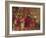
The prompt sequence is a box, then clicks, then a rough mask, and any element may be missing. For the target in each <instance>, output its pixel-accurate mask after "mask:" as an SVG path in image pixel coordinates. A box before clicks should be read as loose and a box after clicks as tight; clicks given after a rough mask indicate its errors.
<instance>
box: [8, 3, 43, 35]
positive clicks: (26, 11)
mask: <svg viewBox="0 0 46 38" xmlns="http://www.w3.org/2000/svg"><path fill="white" fill-rule="evenodd" d="M40 33H41V34H42V33H43V6H42V5H36V4H35V5H32V4H31V5H30V4H20V3H15V4H9V34H17V35H18V34H20V35H23V34H40Z"/></svg>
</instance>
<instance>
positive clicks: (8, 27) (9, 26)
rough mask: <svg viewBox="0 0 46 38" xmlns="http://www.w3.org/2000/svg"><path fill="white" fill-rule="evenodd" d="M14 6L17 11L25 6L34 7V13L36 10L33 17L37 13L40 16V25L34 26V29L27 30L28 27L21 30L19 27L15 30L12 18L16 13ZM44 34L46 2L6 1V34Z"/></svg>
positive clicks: (26, 7)
mask: <svg viewBox="0 0 46 38" xmlns="http://www.w3.org/2000/svg"><path fill="white" fill-rule="evenodd" d="M13 8H15V10H16V11H17V8H18V9H19V8H20V9H21V10H22V9H24V8H25V9H32V13H33V12H34V13H33V14H34V15H33V14H32V15H33V17H34V16H35V15H36V16H37V15H38V16H39V18H38V20H39V23H40V24H39V27H38V28H34V29H31V28H30V29H31V30H27V29H26V30H21V29H20V30H18V29H16V30H14V29H13V28H14V27H13V25H12V24H13V21H12V19H13V14H14V13H13V11H14V9H13ZM25 9H24V10H25ZM38 10H39V11H38ZM27 11H28V10H27ZM20 12H21V11H20ZM35 12H36V13H35ZM25 13H26V12H25ZM25 13H24V14H25ZM37 13H38V14H37ZM15 14H16V13H15ZM26 14H27V13H26ZM36 16H35V17H36ZM34 23H35V22H34ZM24 24H25V23H24ZM21 26H22V25H21ZM28 26H29V25H28ZM12 27H13V28H12ZM15 28H16V27H15ZM44 34H45V4H44V3H34V2H20V1H6V2H5V36H6V37H12V36H13V37H18V36H35V35H44Z"/></svg>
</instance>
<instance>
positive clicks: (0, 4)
mask: <svg viewBox="0 0 46 38" xmlns="http://www.w3.org/2000/svg"><path fill="white" fill-rule="evenodd" d="M21 1H22V0H21ZM23 1H24V0H23ZM25 1H26V2H27V1H28V2H41V3H42V2H44V3H46V2H45V0H25ZM45 6H46V4H45ZM45 10H46V7H45ZM45 12H46V11H45ZM45 16H46V13H45ZM45 19H46V17H45ZM45 21H46V20H45ZM45 25H46V24H45ZM45 32H46V26H45ZM4 36H5V0H0V38H5V37H4ZM12 38H13V37H12ZM14 38H15V37H14ZM17 38H46V33H45V35H40V36H27V37H17Z"/></svg>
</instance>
